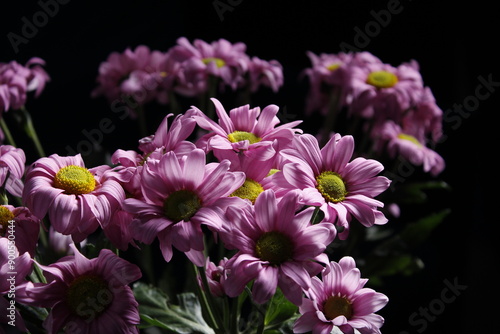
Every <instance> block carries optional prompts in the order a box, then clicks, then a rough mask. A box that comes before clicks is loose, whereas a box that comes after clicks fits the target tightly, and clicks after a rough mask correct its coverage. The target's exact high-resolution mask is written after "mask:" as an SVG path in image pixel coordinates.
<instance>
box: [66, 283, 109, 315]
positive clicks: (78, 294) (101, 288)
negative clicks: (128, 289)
mask: <svg viewBox="0 0 500 334" xmlns="http://www.w3.org/2000/svg"><path fill="white" fill-rule="evenodd" d="M112 301H113V293H112V292H111V291H110V289H109V288H108V284H106V281H104V279H103V278H102V277H100V276H98V275H94V274H87V275H82V276H79V277H77V278H75V279H74V280H73V282H71V283H70V284H69V287H68V290H67V292H66V303H67V304H68V307H69V309H70V310H71V312H72V313H73V314H75V315H77V316H80V317H82V318H86V319H87V320H89V321H90V320H92V319H94V318H95V316H96V315H99V314H101V313H102V312H104V311H105V310H106V308H107V307H108V306H109V305H110V304H111V302H112Z"/></svg>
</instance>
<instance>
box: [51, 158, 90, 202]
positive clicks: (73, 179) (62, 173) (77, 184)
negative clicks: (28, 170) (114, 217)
mask: <svg viewBox="0 0 500 334" xmlns="http://www.w3.org/2000/svg"><path fill="white" fill-rule="evenodd" d="M95 185H96V182H95V179H94V175H92V173H90V172H89V170H88V169H87V168H84V167H80V166H75V165H70V166H66V167H63V168H61V169H60V170H59V171H58V172H57V174H56V176H55V178H54V187H56V188H60V189H64V191H65V193H67V194H74V195H82V194H88V193H90V192H92V191H93V190H94V189H95Z"/></svg>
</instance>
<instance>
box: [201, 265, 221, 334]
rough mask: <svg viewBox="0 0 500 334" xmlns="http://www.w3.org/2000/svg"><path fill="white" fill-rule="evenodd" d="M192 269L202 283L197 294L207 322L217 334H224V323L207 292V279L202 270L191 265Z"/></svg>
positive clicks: (210, 295)
mask: <svg viewBox="0 0 500 334" xmlns="http://www.w3.org/2000/svg"><path fill="white" fill-rule="evenodd" d="M193 268H194V270H195V277H197V276H200V277H201V280H202V282H203V287H200V286H199V284H196V285H197V286H198V292H199V294H200V297H201V299H202V301H203V305H204V306H205V310H206V313H207V314H208V317H209V320H210V322H211V323H212V327H213V329H214V330H215V331H216V332H218V333H225V332H226V331H225V329H224V322H223V320H222V319H221V316H220V314H219V313H218V312H217V308H216V305H215V301H214V299H213V296H212V294H211V293H210V291H207V290H209V285H208V279H207V275H206V273H205V270H204V268H198V267H197V266H196V265H194V264H193Z"/></svg>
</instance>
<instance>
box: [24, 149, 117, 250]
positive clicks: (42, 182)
mask: <svg viewBox="0 0 500 334" xmlns="http://www.w3.org/2000/svg"><path fill="white" fill-rule="evenodd" d="M98 168H99V167H94V168H91V169H87V168H86V167H85V164H84V162H83V159H82V157H81V155H80V154H78V155H76V156H68V157H62V156H59V155H57V154H53V155H51V156H49V157H44V158H40V159H38V160H37V161H35V162H34V163H33V164H32V165H31V166H30V168H29V170H28V171H27V173H26V178H25V186H24V191H23V196H22V198H23V203H25V204H26V206H27V207H28V208H29V209H30V211H31V212H32V213H33V214H34V215H35V216H37V217H39V218H40V219H42V218H44V217H45V215H46V214H48V216H49V220H50V223H51V224H52V225H53V226H54V228H55V229H56V231H58V232H60V233H62V234H66V235H68V234H71V236H72V237H73V240H74V241H75V242H80V241H82V240H83V239H85V238H86V237H87V236H88V235H89V234H90V233H92V232H94V231H95V230H96V229H97V228H98V227H99V225H104V224H105V223H106V222H107V221H108V220H109V219H110V217H111V214H112V212H113V211H114V210H116V208H118V207H119V206H120V203H121V202H122V201H123V199H124V198H125V193H124V191H123V188H122V187H121V186H120V184H119V183H118V182H116V181H115V180H112V179H110V178H106V179H103V180H101V177H100V176H97V175H95V173H96V171H97V169H98Z"/></svg>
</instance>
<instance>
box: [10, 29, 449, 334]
mask: <svg viewBox="0 0 500 334" xmlns="http://www.w3.org/2000/svg"><path fill="white" fill-rule="evenodd" d="M306 55H307V57H308V58H309V60H310V62H311V66H310V67H309V68H306V69H304V70H303V72H302V75H301V77H300V78H299V79H300V80H303V81H304V82H306V83H307V85H308V90H307V94H306V96H304V101H305V103H304V109H303V113H301V114H300V115H301V116H302V120H301V119H299V117H298V116H299V114H298V113H297V114H293V113H289V112H288V111H287V109H286V108H280V107H279V106H277V105H276V104H272V103H271V104H267V105H265V106H262V108H261V106H258V105H259V104H255V103H256V102H255V101H259V97H261V95H259V93H262V92H264V93H267V94H271V95H272V94H276V93H278V91H279V90H280V89H281V88H282V86H283V85H284V82H285V80H284V75H283V68H282V65H281V64H280V63H279V62H278V61H277V60H263V59H260V58H258V57H255V56H253V57H252V56H249V55H247V53H246V46H245V44H244V43H235V44H232V43H230V42H229V41H227V40H224V39H220V40H217V41H213V42H211V43H208V42H205V41H202V40H194V41H193V42H190V41H189V40H188V39H186V38H184V37H182V38H179V39H178V40H177V44H176V45H173V46H172V47H170V48H169V49H168V50H166V51H159V50H150V48H149V47H147V46H145V45H141V46H138V47H137V48H135V49H130V48H129V49H126V50H125V51H124V52H113V53H112V54H110V55H109V57H108V59H107V60H106V61H103V62H102V63H101V65H100V67H99V69H98V76H97V87H96V89H95V90H94V91H92V92H91V97H92V98H105V100H106V101H107V103H108V104H109V106H110V107H111V108H112V110H113V111H115V112H116V111H119V112H122V113H123V115H125V116H126V117H129V118H130V119H131V120H133V121H136V122H137V124H138V128H137V129H138V132H137V133H136V134H131V135H132V136H136V137H137V146H136V147H133V148H126V147H118V148H116V149H114V150H112V151H111V152H107V154H106V155H105V156H104V159H103V161H102V162H101V163H99V164H93V165H89V163H88V162H87V161H88V160H86V159H85V158H86V157H87V156H88V155H90V154H86V155H85V156H84V155H83V154H81V153H78V152H76V153H75V154H73V155H59V154H56V153H50V152H49V154H45V150H44V148H43V145H42V143H41V142H40V140H39V138H38V137H37V135H36V130H35V125H34V124H33V122H32V121H31V118H30V113H29V112H28V110H27V108H26V101H27V98H28V95H29V94H30V92H31V91H35V97H36V96H38V95H39V94H41V93H42V91H43V89H44V87H45V85H46V84H47V83H48V82H49V81H50V80H51V79H50V76H49V75H48V74H47V73H46V72H45V70H44V68H43V66H44V61H43V60H42V59H39V58H33V59H31V60H30V61H28V62H27V63H26V64H25V65H20V64H18V63H17V62H16V61H11V62H10V63H0V112H2V114H1V115H0V116H1V117H0V121H1V129H2V137H1V140H2V145H1V146H0V185H1V192H0V194H1V199H2V203H1V204H2V205H1V206H0V223H1V224H0V253H1V257H0V268H1V272H0V292H1V295H2V296H1V298H0V305H1V310H2V311H1V312H0V323H1V324H2V327H1V328H0V332H1V333H3V332H9V333H10V331H12V330H14V329H15V330H17V331H19V332H26V333H54V334H55V333H61V332H65V333H107V334H111V333H139V332H141V333H206V334H212V333H217V334H219V333H220V334H222V333H267V334H272V333H273V334H274V333H313V334H317V333H321V334H326V333H345V334H351V333H363V334H367V333H380V332H381V328H382V329H383V323H384V318H383V317H382V316H381V315H380V314H378V313H377V312H379V311H381V310H382V309H383V307H384V306H385V305H386V304H387V303H388V302H389V298H388V296H387V295H386V294H384V293H383V292H377V291H378V289H380V291H383V290H384V282H385V280H386V278H387V277H389V276H393V275H401V274H402V275H411V274H412V273H415V272H417V271H418V270H420V269H422V267H423V263H422V261H421V260H420V259H419V258H418V257H416V256H415V255H414V254H413V253H412V249H413V248H414V247H415V246H417V245H418V244H419V243H421V242H422V241H423V240H425V239H426V238H427V236H428V235H429V234H430V233H431V232H432V230H433V229H434V228H435V227H436V226H437V225H438V224H439V223H440V222H441V221H442V220H443V218H444V217H445V216H446V215H447V213H448V210H447V209H443V208H440V209H441V210H439V211H438V212H434V211H433V212H427V211H428V210H425V208H426V207H425V206H424V205H425V204H426V191H428V190H438V191H447V190H448V187H447V185H446V184H445V183H444V182H442V181H440V180H439V179H438V178H437V176H438V175H439V173H440V172H441V171H442V170H443V169H444V167H445V163H444V160H443V159H442V157H441V156H440V155H439V154H438V153H437V152H436V151H435V145H436V144H438V143H439V140H440V138H441V136H442V128H441V122H442V111H441V109H440V108H439V107H438V106H437V104H436V102H435V99H434V98H433V94H432V92H431V89H430V88H429V87H426V86H425V85H424V83H423V79H422V77H421V75H420V73H419V68H418V63H417V62H416V61H414V60H413V61H410V62H407V63H402V64H401V65H399V66H397V67H394V66H392V65H390V64H386V63H384V62H383V61H382V60H380V59H379V58H377V57H376V56H375V55H372V54H370V53H368V52H351V53H339V54H319V55H317V54H314V53H312V52H308V53H307V54H306ZM151 106H155V107H159V110H161V112H162V116H161V117H162V121H161V122H160V123H159V124H155V125H154V127H155V130H154V131H152V132H151V133H149V130H148V120H150V119H151V118H150V116H151V115H150V110H151V109H148V108H149V107H151ZM125 116H124V117H125ZM10 122H12V123H15V125H19V126H20V128H19V129H21V130H23V131H24V133H25V134H26V135H27V136H28V137H29V138H31V139H32V142H33V144H34V145H35V146H34V147H35V148H36V152H37V153H38V155H39V156H38V157H36V158H34V159H33V160H32V161H29V160H27V157H26V155H25V153H24V151H23V149H22V148H20V147H17V146H16V144H15V137H16V136H17V135H21V134H22V131H17V132H16V133H14V132H11V131H10V130H9V128H10V126H9V125H11V124H8V123H10ZM149 125H150V124H149ZM45 149H46V148H45ZM86 153H89V152H86ZM409 167H411V168H409ZM408 171H410V172H408ZM415 207H417V208H418V209H417V211H418V214H412V215H411V217H410V218H411V219H408V218H409V217H408V216H407V215H405V210H416V209H415Z"/></svg>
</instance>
